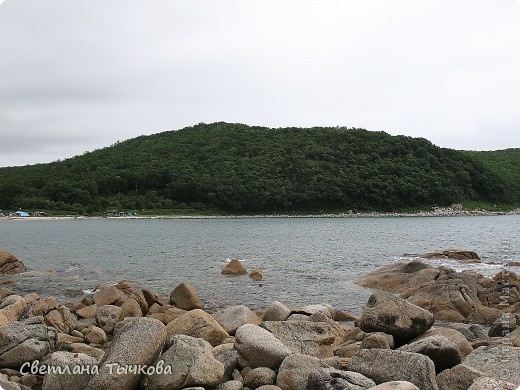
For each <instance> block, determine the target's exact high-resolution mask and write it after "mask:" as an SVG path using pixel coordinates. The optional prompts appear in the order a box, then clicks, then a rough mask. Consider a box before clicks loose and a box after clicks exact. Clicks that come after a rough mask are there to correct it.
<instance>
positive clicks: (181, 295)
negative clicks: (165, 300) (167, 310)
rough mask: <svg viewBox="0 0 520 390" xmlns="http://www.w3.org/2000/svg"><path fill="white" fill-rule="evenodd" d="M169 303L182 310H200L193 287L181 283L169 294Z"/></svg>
mask: <svg viewBox="0 0 520 390" xmlns="http://www.w3.org/2000/svg"><path fill="white" fill-rule="evenodd" d="M170 303H171V304H172V305H174V306H175V307H178V308H179V309H183V310H193V309H202V308H203V306H202V303H201V301H200V298H199V294H198V293H197V290H196V289H195V287H194V286H193V285H191V284H186V283H181V284H179V285H178V286H177V287H175V288H174V289H173V291H172V292H171V294H170Z"/></svg>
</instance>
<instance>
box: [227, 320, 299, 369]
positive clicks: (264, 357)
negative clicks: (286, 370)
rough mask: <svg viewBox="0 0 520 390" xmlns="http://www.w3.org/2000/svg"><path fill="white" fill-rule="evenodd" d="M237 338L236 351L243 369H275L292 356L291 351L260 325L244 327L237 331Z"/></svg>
mask: <svg viewBox="0 0 520 390" xmlns="http://www.w3.org/2000/svg"><path fill="white" fill-rule="evenodd" d="M235 338H236V340H235V349H236V350H237V351H238V354H239V364H240V365H241V366H242V367H251V368H256V367H268V368H272V369H274V368H276V367H278V365H279V364H280V363H281V362H282V360H283V359H284V358H285V357H286V356H288V355H290V354H291V350H290V349H289V348H287V346H285V345H284V344H283V343H282V342H281V341H280V340H279V339H278V338H276V337H275V336H274V335H273V334H272V333H270V332H268V331H267V330H265V329H263V328H261V327H259V326H258V325H252V324H246V325H242V326H241V327H240V328H238V329H237V331H236V334H235Z"/></svg>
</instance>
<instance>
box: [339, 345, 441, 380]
mask: <svg viewBox="0 0 520 390" xmlns="http://www.w3.org/2000/svg"><path fill="white" fill-rule="evenodd" d="M348 369H349V370H350V371H355V372H359V373H360V374H363V375H365V376H367V377H369V378H371V379H373V380H374V381H375V382H376V383H377V384H381V383H385V382H391V381H408V382H411V383H413V384H414V385H416V386H417V387H419V388H420V389H421V390H438V387H437V383H436V382H435V365H434V364H433V362H432V361H431V359H430V358H429V357H427V356H424V355H421V354H418V353H413V352H404V351H393V350H389V349H375V348H374V349H362V350H361V351H359V352H358V353H357V354H355V355H354V356H353V357H352V360H351V361H350V363H349V365H348Z"/></svg>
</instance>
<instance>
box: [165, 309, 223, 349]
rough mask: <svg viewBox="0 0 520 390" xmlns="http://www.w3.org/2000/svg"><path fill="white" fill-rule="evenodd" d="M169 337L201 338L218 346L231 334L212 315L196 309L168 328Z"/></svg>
mask: <svg viewBox="0 0 520 390" xmlns="http://www.w3.org/2000/svg"><path fill="white" fill-rule="evenodd" d="M166 331H167V333H168V336H171V335H174V334H183V335H186V336H192V337H199V338H201V339H204V340H206V341H208V342H209V343H210V344H211V345H213V346H216V345H218V344H220V343H221V342H222V341H223V340H224V339H226V338H228V337H229V334H228V333H227V332H226V331H225V330H224V328H222V326H220V324H219V323H218V322H217V320H215V319H214V318H213V317H212V316H211V315H209V314H208V313H206V312H205V311H203V310H200V309H195V310H191V311H188V312H187V313H186V314H183V315H182V316H180V317H178V318H176V319H174V320H173V321H172V322H170V323H169V324H168V325H167V326H166Z"/></svg>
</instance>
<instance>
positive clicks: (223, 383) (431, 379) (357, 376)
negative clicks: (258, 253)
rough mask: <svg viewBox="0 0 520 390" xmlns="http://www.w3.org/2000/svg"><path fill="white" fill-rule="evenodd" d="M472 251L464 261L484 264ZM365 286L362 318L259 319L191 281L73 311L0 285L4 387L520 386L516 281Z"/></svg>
mask: <svg viewBox="0 0 520 390" xmlns="http://www.w3.org/2000/svg"><path fill="white" fill-rule="evenodd" d="M466 252H467V254H466V255H464V256H463V257H464V258H463V259H461V260H467V258H466V257H475V256H474V255H476V253H475V254H474V255H473V254H472V252H469V251H466ZM5 253H6V252H0V264H1V265H3V264H14V263H16V262H15V261H13V260H12V258H13V257H14V256H12V255H10V254H7V255H6V254H5ZM439 253H441V252H439ZM442 255H443V256H447V255H446V254H444V253H443V254H442ZM461 256H462V255H461ZM476 256H478V255H476ZM4 258H5V259H11V260H9V261H7V260H6V261H4V262H2V261H3V259H4ZM237 263H238V264H237ZM240 266H242V264H241V263H240V262H239V261H235V262H233V261H231V262H230V263H229V264H228V265H227V266H226V268H225V272H223V273H224V274H225V275H227V276H221V277H234V276H235V275H241V274H243V275H245V274H247V271H246V272H245V273H244V269H242V268H241V267H240ZM2 269H3V268H2ZM5 269H8V270H13V269H19V270H21V269H23V267H22V266H20V265H18V266H16V267H14V266H9V267H6V268H5ZM231 271H232V272H231ZM257 271H259V270H257ZM260 274H261V272H260ZM229 275H231V276H229ZM256 277H258V276H256ZM253 279H254V278H253ZM357 283H359V284H360V285H362V286H366V287H369V288H373V289H374V292H373V293H372V295H371V296H370V298H369V299H368V302H367V304H366V306H365V307H364V308H363V312H362V315H361V317H359V318H358V317H356V316H353V315H352V314H350V313H346V312H343V311H341V310H339V309H337V308H334V307H332V306H331V305H328V304H327V303H313V304H308V305H305V306H301V307H293V308H289V307H287V306H286V305H284V304H283V303H281V302H278V301H275V302H272V303H271V305H269V307H267V308H265V309H264V310H261V311H258V312H255V311H253V310H251V309H250V308H248V307H246V306H244V305H239V306H233V307H228V308H224V309H222V310H219V311H216V312H208V311H206V310H204V305H203V304H202V301H201V298H200V297H199V295H198V293H197V290H196V288H195V286H193V285H191V284H189V283H182V284H180V285H178V286H176V287H175V288H174V289H173V290H172V292H171V293H170V295H169V296H168V297H162V296H158V295H157V294H155V293H154V292H153V291H151V290H149V289H146V288H144V289H137V288H133V287H132V286H131V285H130V284H128V283H126V282H120V283H118V284H116V285H102V286H98V287H97V289H96V291H95V293H94V294H93V295H91V296H85V297H83V298H82V299H81V300H80V301H79V302H73V303H66V304H63V303H60V302H58V301H57V300H56V299H54V298H53V297H40V296H39V295H37V294H36V293H31V294H28V295H25V296H20V295H17V294H16V292H15V291H14V290H12V289H10V288H6V287H0V386H1V387H2V388H5V389H44V390H54V389H56V390H58V389H79V390H81V389H89V390H97V389H116V390H119V389H120V390H133V389H146V390H162V389H173V390H175V389H191V390H203V389H215V390H247V389H258V390H280V389H281V390H336V389H337V390H340V389H354V390H364V389H367V390H368V389H371V390H391V389H394V390H413V389H416V390H417V389H419V390H430V389H431V390H458V389H461V390H481V389H489V388H493V389H504V390H505V389H516V388H517V387H518V386H519V385H520V329H519V328H518V325H519V324H520V318H519V315H520V299H519V298H520V295H519V286H520V279H519V277H518V276H517V275H516V274H515V273H513V272H512V271H508V275H503V274H498V275H497V276H495V277H494V278H487V277H484V276H482V275H480V274H478V273H476V272H470V271H464V272H455V271H454V270H453V269H450V268H447V267H437V268H436V267H433V266H432V265H429V264H426V263H423V262H421V261H411V262H401V263H395V264H391V265H388V266H386V267H383V268H382V269H379V270H377V271H375V272H373V273H371V274H369V275H367V276H366V277H364V278H362V279H360V280H358V281H357ZM506 285H507V291H506V290H505V287H506ZM506 292H507V293H506ZM504 297H505V298H504ZM346 299H348V297H346ZM440 320H441V321H442V322H441V321H440Z"/></svg>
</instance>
